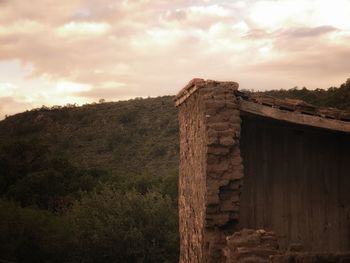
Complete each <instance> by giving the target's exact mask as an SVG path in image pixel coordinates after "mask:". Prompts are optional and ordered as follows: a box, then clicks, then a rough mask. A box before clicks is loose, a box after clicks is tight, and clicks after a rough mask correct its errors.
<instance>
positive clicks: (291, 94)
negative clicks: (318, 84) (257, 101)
mask: <svg viewBox="0 0 350 263" xmlns="http://www.w3.org/2000/svg"><path fill="white" fill-rule="evenodd" d="M260 93H262V94H266V95H270V96H272V97H276V98H282V99H283V98H290V99H301V100H304V101H306V102H308V103H311V104H314V105H318V106H324V107H333V108H338V109H343V110H350V79H348V80H347V81H346V82H345V83H343V84H342V85H341V86H340V87H339V88H335V87H331V88H329V89H328V90H324V89H316V90H308V89H307V88H305V87H303V88H302V89H299V88H298V87H295V88H293V89H289V90H271V91H265V92H260Z"/></svg>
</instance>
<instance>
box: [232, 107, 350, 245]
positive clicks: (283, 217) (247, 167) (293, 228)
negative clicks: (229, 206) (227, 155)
mask: <svg viewBox="0 0 350 263" xmlns="http://www.w3.org/2000/svg"><path fill="white" fill-rule="evenodd" d="M241 118H242V131H241V154H242V158H243V164H244V173H245V176H244V186H243V190H242V195H241V199H240V202H241V205H240V207H241V209H240V220H239V222H240V225H239V227H240V228H252V229H260V228H263V229H266V230H273V231H275V232H276V234H277V236H278V239H279V242H280V245H281V246H282V248H286V247H287V246H288V245H289V244H291V243H301V244H302V245H303V246H304V248H305V249H306V250H309V251H346V250H350V134H345V133H340V132H332V131H328V130H323V129H317V128H310V127H305V126H299V125H293V124H288V123H286V122H279V121H273V120H271V119H265V118H262V117H258V116H256V115H251V114H248V113H243V112H242V113H241Z"/></svg>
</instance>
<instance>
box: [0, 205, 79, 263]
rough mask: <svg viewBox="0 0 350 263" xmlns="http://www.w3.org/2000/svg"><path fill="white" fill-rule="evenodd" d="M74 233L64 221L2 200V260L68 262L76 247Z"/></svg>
mask: <svg viewBox="0 0 350 263" xmlns="http://www.w3.org/2000/svg"><path fill="white" fill-rule="evenodd" d="M71 232H72V231H71V224H69V223H68V221H67V220H66V219H65V218H64V217H57V216H54V215H52V214H51V213H50V212H48V211H42V210H38V209H32V208H20V207H19V206H17V205H16V204H15V203H12V202H8V201H5V200H1V199H0V259H1V260H8V261H16V262H26V263H27V262H33V263H34V262H57V263H58V262H69V259H70V258H73V253H74V250H71V248H72V247H73V246H75V244H74V240H73V239H72V237H73V236H72V235H71V234H70V233H71Z"/></svg>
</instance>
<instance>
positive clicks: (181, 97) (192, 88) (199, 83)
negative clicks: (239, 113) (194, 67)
mask: <svg viewBox="0 0 350 263" xmlns="http://www.w3.org/2000/svg"><path fill="white" fill-rule="evenodd" d="M218 85H220V86H221V87H222V86H224V87H225V86H226V87H228V88H231V89H232V88H233V89H234V90H237V89H238V86H239V85H238V83H237V82H233V81H215V80H204V79H200V78H194V79H192V80H191V81H190V82H189V83H188V84H187V85H186V86H185V87H184V88H183V89H182V90H180V92H179V93H178V94H177V95H176V98H175V106H176V107H179V106H180V105H181V104H182V103H183V102H184V101H186V100H187V99H188V98H189V97H190V96H191V95H192V94H193V93H195V92H196V91H197V90H199V89H200V88H204V87H208V86H211V87H215V86H218Z"/></svg>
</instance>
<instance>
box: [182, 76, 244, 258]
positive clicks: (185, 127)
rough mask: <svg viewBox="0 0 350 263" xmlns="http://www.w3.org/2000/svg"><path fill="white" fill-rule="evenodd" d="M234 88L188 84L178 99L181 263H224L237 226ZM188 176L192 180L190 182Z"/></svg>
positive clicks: (226, 84) (239, 179) (239, 178)
mask: <svg viewBox="0 0 350 263" xmlns="http://www.w3.org/2000/svg"><path fill="white" fill-rule="evenodd" d="M237 89H238V84H237V83H235V82H216V81H210V80H209V81H204V80H202V79H194V80H192V81H191V82H190V83H189V84H188V85H187V86H186V87H185V88H184V89H183V90H182V91H180V93H179V95H178V96H177V100H176V104H177V106H180V105H181V106H180V107H179V122H180V181H179V188H180V195H179V217H180V239H181V247H180V250H181V252H180V262H182V263H191V262H215V263H217V262H224V261H225V257H224V255H223V248H224V247H225V245H226V236H228V235H230V234H232V233H233V232H234V231H235V227H236V224H237V222H238V213H239V196H240V188H241V185H242V177H243V165H242V158H241V156H240V148H239V137H240V129H241V119H240V112H239V109H238V104H237V99H236V96H235V95H234V91H235V90H237ZM189 175H191V176H189Z"/></svg>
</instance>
